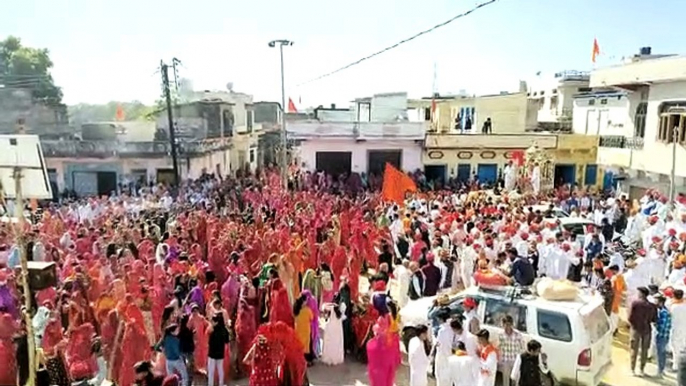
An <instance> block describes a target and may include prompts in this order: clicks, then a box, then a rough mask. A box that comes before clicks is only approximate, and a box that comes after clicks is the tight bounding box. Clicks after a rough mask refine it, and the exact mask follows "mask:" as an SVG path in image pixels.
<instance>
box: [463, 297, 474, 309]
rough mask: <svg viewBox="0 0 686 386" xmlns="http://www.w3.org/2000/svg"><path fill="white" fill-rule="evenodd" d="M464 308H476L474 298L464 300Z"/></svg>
mask: <svg viewBox="0 0 686 386" xmlns="http://www.w3.org/2000/svg"><path fill="white" fill-rule="evenodd" d="M462 306H463V307H464V308H470V309H471V308H476V301H475V300H474V299H472V298H467V299H465V300H464V303H462Z"/></svg>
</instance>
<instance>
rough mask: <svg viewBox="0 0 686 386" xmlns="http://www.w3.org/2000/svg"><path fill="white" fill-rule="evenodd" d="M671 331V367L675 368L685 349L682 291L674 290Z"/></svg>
mask: <svg viewBox="0 0 686 386" xmlns="http://www.w3.org/2000/svg"><path fill="white" fill-rule="evenodd" d="M670 311H671V313H672V331H671V334H670V339H671V346H672V353H673V355H674V360H672V369H674V371H676V370H677V365H678V364H679V363H681V355H682V354H683V352H684V351H683V350H684V349H686V303H685V302H684V291H683V290H680V289H678V290H675V291H674V303H673V304H672V306H671V310H670Z"/></svg>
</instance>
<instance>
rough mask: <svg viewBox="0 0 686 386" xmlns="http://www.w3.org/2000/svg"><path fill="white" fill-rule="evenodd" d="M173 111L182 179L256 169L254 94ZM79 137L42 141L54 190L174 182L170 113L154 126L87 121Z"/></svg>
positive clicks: (101, 190) (94, 190)
mask: <svg viewBox="0 0 686 386" xmlns="http://www.w3.org/2000/svg"><path fill="white" fill-rule="evenodd" d="M215 94H219V95H220V96H221V97H217V96H216V95H213V97H212V98H204V99H200V100H196V101H190V102H187V103H179V104H176V105H175V106H174V107H173V117H174V126H175V131H174V132H175V134H176V137H177V144H178V146H177V160H178V166H179V174H180V177H181V179H188V178H197V177H199V176H201V175H202V174H203V173H215V174H218V175H229V174H233V173H235V172H236V171H237V170H239V169H240V168H250V169H251V170H254V169H255V168H256V167H257V166H258V137H259V134H260V133H261V131H262V130H261V127H262V124H256V123H255V122H254V112H253V106H252V97H250V96H248V95H245V94H240V93H232V92H219V93H215ZM78 134H79V137H80V139H78V140H64V139H61V140H51V139H48V138H42V139H41V143H42V147H43V152H44V155H45V158H46V163H47V167H48V172H49V174H50V179H51V181H52V183H53V184H54V185H55V186H56V187H57V189H58V190H59V191H63V190H64V189H70V190H73V191H75V192H76V193H77V194H80V195H92V194H109V193H111V192H112V191H115V190H117V188H118V186H119V184H122V183H132V182H139V183H149V182H172V181H173V178H174V174H173V162H172V157H171V143H170V140H169V122H168V118H167V111H166V110H161V111H158V112H157V120H156V122H147V121H142V122H138V121H136V122H98V123H89V124H84V125H82V127H81V130H80V133H78Z"/></svg>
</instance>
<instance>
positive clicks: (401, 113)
mask: <svg viewBox="0 0 686 386" xmlns="http://www.w3.org/2000/svg"><path fill="white" fill-rule="evenodd" d="M403 118H405V119H407V93H392V94H377V95H374V96H373V97H372V120H371V121H372V122H395V121H397V120H399V119H403Z"/></svg>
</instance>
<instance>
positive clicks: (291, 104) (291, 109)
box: [288, 98, 298, 113]
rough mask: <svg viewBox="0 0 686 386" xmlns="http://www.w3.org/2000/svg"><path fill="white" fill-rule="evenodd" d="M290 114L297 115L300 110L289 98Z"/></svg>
mask: <svg viewBox="0 0 686 386" xmlns="http://www.w3.org/2000/svg"><path fill="white" fill-rule="evenodd" d="M288 112H289V113H297V112H298V109H297V108H295V103H293V99H291V98H288Z"/></svg>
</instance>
